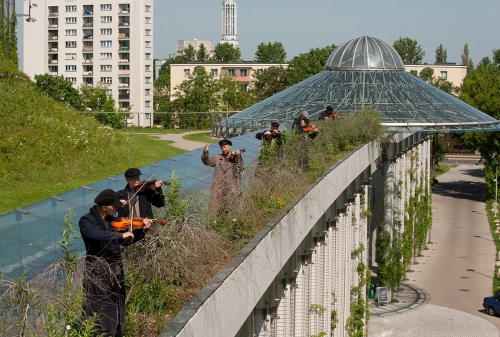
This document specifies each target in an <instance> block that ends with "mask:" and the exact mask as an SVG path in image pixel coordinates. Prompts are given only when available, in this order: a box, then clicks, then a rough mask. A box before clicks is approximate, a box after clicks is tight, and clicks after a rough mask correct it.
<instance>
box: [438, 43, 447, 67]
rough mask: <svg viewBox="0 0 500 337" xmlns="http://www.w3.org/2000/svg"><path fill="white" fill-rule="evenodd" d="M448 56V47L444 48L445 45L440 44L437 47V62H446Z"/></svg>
mask: <svg viewBox="0 0 500 337" xmlns="http://www.w3.org/2000/svg"><path fill="white" fill-rule="evenodd" d="M447 58H448V53H447V51H446V49H444V47H443V45H442V44H440V45H439V46H438V47H437V48H436V62H437V63H446V62H447Z"/></svg>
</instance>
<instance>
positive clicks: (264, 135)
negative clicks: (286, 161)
mask: <svg viewBox="0 0 500 337" xmlns="http://www.w3.org/2000/svg"><path fill="white" fill-rule="evenodd" d="M279 127H280V123H278V122H272V123H271V130H266V131H264V132H258V133H256V134H255V138H257V139H259V140H262V148H261V152H260V159H266V157H267V158H269V159H274V158H283V138H282V136H283V131H280V130H279ZM270 157H272V158H270Z"/></svg>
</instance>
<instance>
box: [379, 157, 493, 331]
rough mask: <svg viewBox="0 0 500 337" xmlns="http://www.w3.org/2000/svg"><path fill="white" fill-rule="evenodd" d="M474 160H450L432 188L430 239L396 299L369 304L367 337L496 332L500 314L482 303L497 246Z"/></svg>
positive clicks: (488, 284) (487, 287)
mask: <svg viewBox="0 0 500 337" xmlns="http://www.w3.org/2000/svg"><path fill="white" fill-rule="evenodd" d="M478 160H479V158H463V157H461V158H448V161H457V163H458V166H457V167H455V168H452V169H451V170H450V171H449V172H447V173H446V174H444V175H442V176H440V177H439V178H438V179H439V184H438V185H437V186H435V187H433V190H432V192H433V194H432V207H433V228H432V231H431V242H432V243H431V244H429V245H428V249H427V250H424V251H423V254H422V255H423V256H421V257H418V258H417V261H416V262H417V263H416V264H414V265H412V266H411V270H412V271H411V272H409V273H408V274H407V276H408V281H406V282H404V285H403V290H404V291H401V292H398V293H395V294H394V296H395V298H396V299H397V300H398V302H397V303H394V304H390V305H389V306H387V305H384V306H382V307H378V306H377V305H376V303H373V302H372V303H371V313H372V315H371V319H370V322H369V336H371V337H382V336H384V337H387V336H398V337H399V336H428V337H438V336H439V337H446V336H450V337H451V336H454V337H455V336H481V337H482V336H492V337H493V336H500V332H499V331H500V317H491V316H488V315H487V314H486V312H485V310H484V309H483V307H482V301H483V297H485V296H489V295H491V293H492V283H493V273H494V266H495V255H496V249H495V245H494V243H493V240H492V237H491V233H490V229H489V224H488V220H487V217H486V212H485V204H484V195H485V193H486V184H485V182H484V179H483V177H482V171H481V166H482V165H476V163H477V162H478ZM452 164H455V163H454V162H453V163H452Z"/></svg>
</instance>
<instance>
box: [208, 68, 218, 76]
mask: <svg viewBox="0 0 500 337" xmlns="http://www.w3.org/2000/svg"><path fill="white" fill-rule="evenodd" d="M210 75H211V76H212V77H218V76H219V70H218V69H211V70H210Z"/></svg>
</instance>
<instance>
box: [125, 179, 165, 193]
mask: <svg viewBox="0 0 500 337" xmlns="http://www.w3.org/2000/svg"><path fill="white" fill-rule="evenodd" d="M158 180H159V179H151V180H141V181H140V182H139V185H137V186H136V187H135V188H134V191H136V192H144V191H146V190H154V189H155V188H156V185H155V184H156V182H157V181H158ZM163 185H170V181H164V182H163Z"/></svg>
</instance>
